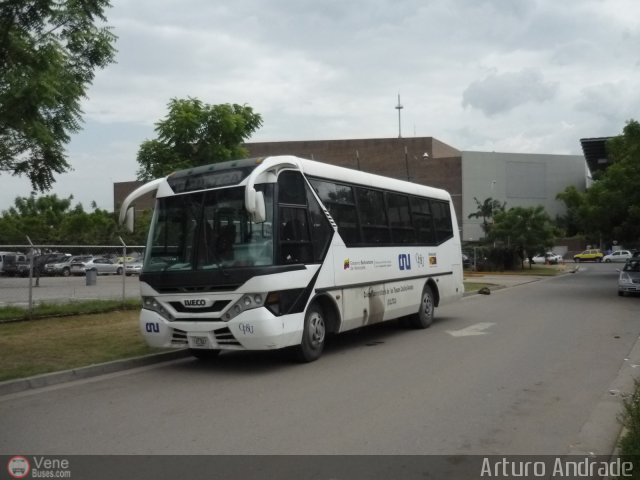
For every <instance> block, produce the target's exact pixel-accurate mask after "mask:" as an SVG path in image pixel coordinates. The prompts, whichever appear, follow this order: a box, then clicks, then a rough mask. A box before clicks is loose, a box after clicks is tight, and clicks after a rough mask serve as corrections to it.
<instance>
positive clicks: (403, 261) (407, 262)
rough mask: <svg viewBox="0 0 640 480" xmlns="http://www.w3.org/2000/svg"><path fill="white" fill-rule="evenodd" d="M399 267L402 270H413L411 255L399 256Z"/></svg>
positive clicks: (402, 254)
mask: <svg viewBox="0 0 640 480" xmlns="http://www.w3.org/2000/svg"><path fill="white" fill-rule="evenodd" d="M398 266H399V267H400V270H411V255H408V254H406V253H401V254H400V255H398Z"/></svg>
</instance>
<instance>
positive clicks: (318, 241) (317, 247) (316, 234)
mask: <svg viewBox="0 0 640 480" xmlns="http://www.w3.org/2000/svg"><path fill="white" fill-rule="evenodd" d="M307 203H308V205H309V221H310V227H311V243H312V244H313V260H314V262H317V263H322V260H324V256H325V254H326V253H327V250H328V248H329V243H330V242H331V237H332V236H333V228H332V227H331V225H330V224H329V220H328V219H327V216H326V215H325V214H324V212H323V211H322V208H320V205H319V204H318V201H317V200H316V197H315V196H314V195H313V192H312V191H311V189H310V188H309V186H307Z"/></svg>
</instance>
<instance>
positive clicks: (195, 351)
mask: <svg viewBox="0 0 640 480" xmlns="http://www.w3.org/2000/svg"><path fill="white" fill-rule="evenodd" d="M189 353H190V354H191V355H192V356H194V357H196V358H197V359H198V360H201V361H203V362H206V361H211V360H213V359H214V358H216V357H217V356H218V355H220V350H203V349H199V348H190V349H189Z"/></svg>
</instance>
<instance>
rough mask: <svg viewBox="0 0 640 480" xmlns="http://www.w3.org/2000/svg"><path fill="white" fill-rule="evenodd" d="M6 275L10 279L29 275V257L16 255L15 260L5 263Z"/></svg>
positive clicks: (20, 254) (21, 254) (22, 254)
mask: <svg viewBox="0 0 640 480" xmlns="http://www.w3.org/2000/svg"><path fill="white" fill-rule="evenodd" d="M25 273H26V275H25ZM4 274H5V275H7V276H8V277H16V276H27V275H29V257H28V256H27V255H25V254H24V253H16V254H14V258H13V259H11V260H9V259H7V261H5V262H4Z"/></svg>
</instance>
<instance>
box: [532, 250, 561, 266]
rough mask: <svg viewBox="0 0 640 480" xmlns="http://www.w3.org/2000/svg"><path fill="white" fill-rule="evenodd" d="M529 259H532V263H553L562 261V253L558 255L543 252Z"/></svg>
mask: <svg viewBox="0 0 640 480" xmlns="http://www.w3.org/2000/svg"><path fill="white" fill-rule="evenodd" d="M531 260H533V263H534V264H535V265H544V264H550V265H555V264H557V263H560V262H561V261H562V255H558V254H557V253H553V252H547V253H545V254H544V255H543V254H539V255H536V256H535V257H533V258H532V259H531Z"/></svg>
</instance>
